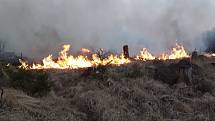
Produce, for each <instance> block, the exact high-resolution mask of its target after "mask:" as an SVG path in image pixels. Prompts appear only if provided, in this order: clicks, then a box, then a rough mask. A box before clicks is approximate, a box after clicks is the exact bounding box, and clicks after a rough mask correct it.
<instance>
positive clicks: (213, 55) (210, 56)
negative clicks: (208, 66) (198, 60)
mask: <svg viewBox="0 0 215 121" xmlns="http://www.w3.org/2000/svg"><path fill="white" fill-rule="evenodd" d="M204 56H206V57H208V58H213V57H215V53H206V54H204Z"/></svg>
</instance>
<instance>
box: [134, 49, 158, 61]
mask: <svg viewBox="0 0 215 121" xmlns="http://www.w3.org/2000/svg"><path fill="white" fill-rule="evenodd" d="M135 59H136V60H143V61H146V60H154V59H155V56H153V55H152V54H151V53H150V52H149V51H148V50H147V49H146V48H143V49H142V50H141V51H140V55H137V56H136V58H135Z"/></svg>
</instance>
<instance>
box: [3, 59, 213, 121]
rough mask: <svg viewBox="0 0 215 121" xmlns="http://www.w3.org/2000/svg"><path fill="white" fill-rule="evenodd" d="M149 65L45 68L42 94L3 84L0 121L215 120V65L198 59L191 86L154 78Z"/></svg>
mask: <svg viewBox="0 0 215 121" xmlns="http://www.w3.org/2000/svg"><path fill="white" fill-rule="evenodd" d="M149 65H153V64H152V63H150V62H149V63H147V64H146V63H145V64H144V63H137V64H129V65H126V66H122V67H106V68H107V71H106V72H104V73H99V74H96V75H95V74H93V73H91V74H90V75H88V76H83V75H82V73H83V71H84V70H77V71H64V72H63V71H59V70H57V71H55V70H52V71H49V72H50V78H51V80H52V81H53V82H54V83H55V87H53V90H52V92H51V93H50V94H49V95H48V96H46V97H43V98H32V97H30V96H27V95H26V94H25V93H22V92H19V91H17V90H13V89H5V94H4V107H2V108H1V112H0V121H214V120H215V88H214V87H215V83H214V82H215V80H214V79H215V77H214V76H215V74H214V73H215V71H214V70H215V67H214V66H212V65H210V63H205V62H201V63H199V62H198V63H196V65H198V68H196V69H198V71H197V70H194V71H195V73H194V75H193V80H192V81H193V82H194V83H193V84H192V85H187V84H186V83H185V82H183V81H181V82H177V83H175V84H173V85H169V84H167V83H164V82H163V81H159V80H155V79H153V76H151V75H152V74H151V73H150V71H147V70H146V68H145V67H146V66H149ZM205 82H206V83H207V84H205ZM205 88H206V89H205Z"/></svg>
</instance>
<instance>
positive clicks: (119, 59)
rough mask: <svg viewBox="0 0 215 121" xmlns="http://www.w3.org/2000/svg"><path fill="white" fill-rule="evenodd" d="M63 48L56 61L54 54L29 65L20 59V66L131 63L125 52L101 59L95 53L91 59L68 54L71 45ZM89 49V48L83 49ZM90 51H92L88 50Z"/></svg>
mask: <svg viewBox="0 0 215 121" xmlns="http://www.w3.org/2000/svg"><path fill="white" fill-rule="evenodd" d="M63 48H64V49H63V50H62V51H61V52H60V53H59V57H58V59H57V61H54V60H53V58H52V55H49V56H48V57H46V58H44V59H43V61H42V64H33V65H32V66H31V65H28V64H27V63H26V62H24V61H20V63H21V64H22V65H21V66H20V68H25V69H78V68H87V67H94V66H98V65H108V64H111V65H121V64H126V63H130V60H129V59H125V58H124V56H123V54H122V55H121V56H117V55H110V56H108V58H105V59H100V58H99V57H98V55H97V54H93V55H92V58H93V59H91V60H90V59H89V58H88V57H87V56H83V55H79V56H77V57H75V56H72V55H68V51H69V49H70V45H64V46H63ZM81 50H84V51H87V49H81ZM87 52H90V51H87Z"/></svg>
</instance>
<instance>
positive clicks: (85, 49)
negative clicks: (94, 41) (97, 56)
mask: <svg viewBox="0 0 215 121" xmlns="http://www.w3.org/2000/svg"><path fill="white" fill-rule="evenodd" d="M81 52H82V53H90V50H89V49H87V48H81Z"/></svg>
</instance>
